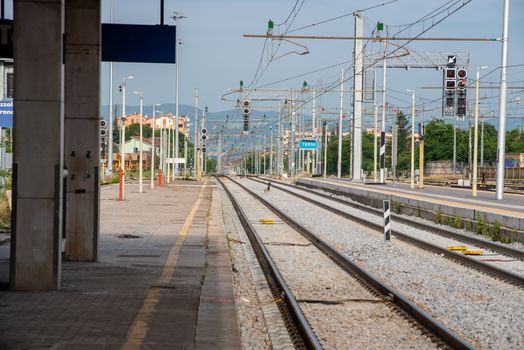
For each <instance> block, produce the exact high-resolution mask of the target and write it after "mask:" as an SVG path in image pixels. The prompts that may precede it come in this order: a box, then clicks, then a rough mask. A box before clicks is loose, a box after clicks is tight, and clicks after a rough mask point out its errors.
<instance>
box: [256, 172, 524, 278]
mask: <svg viewBox="0 0 524 350" xmlns="http://www.w3.org/2000/svg"><path fill="white" fill-rule="evenodd" d="M252 180H253V179H252ZM273 187H275V188H277V189H278V190H281V191H283V192H286V193H289V194H291V195H293V196H295V197H297V198H300V199H302V200H304V201H307V202H309V203H311V204H314V205H316V206H318V207H321V208H323V209H326V210H328V211H330V212H332V213H333V214H336V215H339V216H341V217H343V218H345V219H348V220H351V221H355V222H358V223H359V224H361V225H364V226H366V227H369V228H371V229H373V230H375V231H379V232H383V230H384V227H383V226H382V225H380V224H376V223H374V222H372V221H369V220H366V219H364V218H362V217H359V216H356V215H353V214H349V213H347V212H345V211H342V210H340V209H337V208H334V207H332V206H329V205H327V204H324V203H321V202H318V201H316V200H314V199H312V198H309V197H306V196H303V195H301V194H298V193H296V192H293V191H289V190H287V189H284V188H282V187H278V186H273ZM315 194H316V193H315ZM367 208H369V207H367ZM421 227H422V226H421ZM424 229H427V228H424ZM391 234H393V235H394V236H396V237H397V238H399V239H401V240H402V241H404V242H406V243H409V244H411V245H415V246H418V247H420V248H422V249H424V250H428V251H431V252H434V253H437V254H441V255H443V256H445V257H446V258H449V259H452V260H454V261H457V262H459V263H461V264H463V265H466V266H468V267H470V268H473V269H475V270H478V271H482V272H484V273H486V274H488V275H490V276H493V277H496V278H499V279H501V280H504V281H506V282H509V283H512V284H514V285H516V286H518V287H524V277H522V276H521V275H518V274H516V273H513V272H511V271H507V270H503V269H501V268H498V267H496V266H492V265H489V264H486V263H483V262H481V261H478V260H474V259H471V258H468V257H467V256H466V255H463V254H460V253H455V252H453V251H450V250H448V249H445V248H441V247H439V246H436V245H434V244H431V243H428V242H425V241H423V240H420V239H418V238H415V237H412V236H410V235H407V234H405V233H402V232H400V231H398V230H391Z"/></svg>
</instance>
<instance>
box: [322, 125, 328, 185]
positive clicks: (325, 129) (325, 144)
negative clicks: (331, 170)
mask: <svg viewBox="0 0 524 350" xmlns="http://www.w3.org/2000/svg"><path fill="white" fill-rule="evenodd" d="M324 133H325V134H324V164H323V165H324V179H325V178H326V171H327V149H328V146H327V141H328V127H327V123H326V125H325V126H324Z"/></svg>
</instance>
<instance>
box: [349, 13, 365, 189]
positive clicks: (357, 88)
mask: <svg viewBox="0 0 524 350" xmlns="http://www.w3.org/2000/svg"><path fill="white" fill-rule="evenodd" d="M354 16H355V36H357V37H359V36H362V34H363V26H364V20H363V17H362V13H361V12H357V13H355V14H354ZM353 62H354V65H353V67H354V71H353V77H354V79H353V86H354V89H353V118H352V119H353V128H352V130H353V134H352V138H351V143H352V145H353V149H352V152H351V154H352V156H353V160H352V162H351V163H352V164H351V166H352V176H351V179H352V180H353V181H361V176H360V173H361V171H362V90H363V85H362V80H363V79H362V74H363V71H364V68H363V67H364V47H363V45H362V40H361V39H355V52H354V60H353Z"/></svg>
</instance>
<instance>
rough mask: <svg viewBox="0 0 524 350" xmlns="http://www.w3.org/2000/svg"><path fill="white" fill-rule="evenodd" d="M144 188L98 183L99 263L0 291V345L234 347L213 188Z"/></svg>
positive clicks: (2, 262) (236, 335)
mask: <svg viewBox="0 0 524 350" xmlns="http://www.w3.org/2000/svg"><path fill="white" fill-rule="evenodd" d="M144 188H145V189H146V193H138V186H137V185H128V186H127V194H126V195H127V198H126V200H125V201H124V202H119V201H116V200H115V198H116V194H117V188H116V186H114V185H109V186H104V187H103V188H102V190H101V209H100V210H101V230H100V231H101V233H100V254H99V261H98V262H96V263H79V262H64V263H63V271H62V287H61V289H60V290H59V291H57V292H11V291H6V290H3V291H0V349H13V348H34V349H40V348H52V349H143V348H146V349H155V348H161V349H217V348H220V349H240V348H241V339H240V330H239V324H238V318H237V313H236V305H235V297H234V292H233V277H232V271H231V263H230V261H229V251H228V247H227V241H226V235H225V232H224V224H223V221H222V209H221V204H220V196H219V195H218V192H217V188H216V185H215V184H214V183H213V182H212V181H208V182H205V181H203V182H200V183H197V182H195V181H176V183H175V184H170V185H168V186H166V187H163V188H155V189H154V190H152V191H151V190H150V189H149V187H148V186H144ZM3 247H4V248H5V247H6V246H3ZM0 253H2V252H0ZM2 254H3V255H2V256H0V274H1V275H0V280H3V281H5V280H6V278H7V277H8V276H6V272H7V271H8V268H6V265H7V264H8V260H7V259H6V256H5V255H6V249H3V253H2Z"/></svg>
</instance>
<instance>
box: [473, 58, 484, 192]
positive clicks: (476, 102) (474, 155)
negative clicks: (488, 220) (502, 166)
mask: <svg viewBox="0 0 524 350" xmlns="http://www.w3.org/2000/svg"><path fill="white" fill-rule="evenodd" d="M486 68H488V67H487V66H482V67H478V68H477V80H476V83H475V131H474V136H473V183H472V185H471V189H472V190H473V191H472V195H473V197H476V196H477V177H478V174H477V172H478V171H477V153H478V146H477V145H478V138H479V84H480V70H481V69H486Z"/></svg>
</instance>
